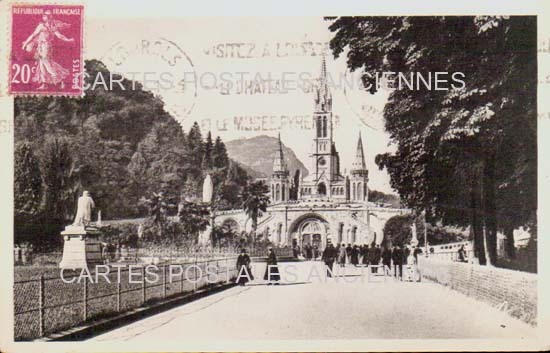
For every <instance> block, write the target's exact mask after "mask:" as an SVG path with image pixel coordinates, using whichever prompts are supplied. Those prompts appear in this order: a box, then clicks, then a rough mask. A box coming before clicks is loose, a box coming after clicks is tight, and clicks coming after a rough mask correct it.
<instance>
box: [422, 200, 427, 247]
mask: <svg viewBox="0 0 550 353" xmlns="http://www.w3.org/2000/svg"><path fill="white" fill-rule="evenodd" d="M422 220H423V222H424V248H425V249H426V257H428V228H427V227H426V210H422Z"/></svg>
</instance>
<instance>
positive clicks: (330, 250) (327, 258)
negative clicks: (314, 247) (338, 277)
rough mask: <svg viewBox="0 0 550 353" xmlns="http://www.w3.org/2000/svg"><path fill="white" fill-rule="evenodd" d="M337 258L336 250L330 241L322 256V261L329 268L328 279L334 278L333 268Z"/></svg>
mask: <svg viewBox="0 0 550 353" xmlns="http://www.w3.org/2000/svg"><path fill="white" fill-rule="evenodd" d="M337 256H338V253H337V252H336V248H335V247H334V245H332V242H331V241H330V239H329V240H328V242H327V247H326V248H325V251H323V255H322V256H321V260H323V262H324V263H325V265H326V266H327V277H332V266H333V265H334V260H336V257H337Z"/></svg>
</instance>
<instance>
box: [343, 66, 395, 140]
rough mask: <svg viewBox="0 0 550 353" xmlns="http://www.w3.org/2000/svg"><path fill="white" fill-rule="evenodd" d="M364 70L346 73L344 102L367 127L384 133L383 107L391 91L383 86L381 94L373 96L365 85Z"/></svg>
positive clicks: (347, 71)
mask: <svg viewBox="0 0 550 353" xmlns="http://www.w3.org/2000/svg"><path fill="white" fill-rule="evenodd" d="M364 74H365V73H364V71H363V69H358V70H355V71H350V70H349V69H347V70H346V72H345V77H346V78H345V82H346V84H345V85H344V86H343V93H344V100H345V102H346V104H347V105H348V106H349V108H350V110H351V111H352V112H353V114H354V115H355V116H356V117H357V118H358V119H359V121H361V123H363V124H364V125H365V126H366V127H368V128H370V129H372V130H376V131H382V130H384V113H383V107H384V103H385V101H386V99H387V95H388V94H389V90H388V89H386V88H385V87H384V86H381V88H380V90H379V92H377V93H376V94H374V95H373V94H371V93H370V92H369V91H368V89H367V88H366V87H365V85H364V84H363V80H362V77H363V75H364Z"/></svg>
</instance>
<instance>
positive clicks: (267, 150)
mask: <svg viewBox="0 0 550 353" xmlns="http://www.w3.org/2000/svg"><path fill="white" fill-rule="evenodd" d="M225 146H226V148H227V154H228V155H229V158H231V159H233V160H235V161H237V162H238V163H239V164H240V165H241V166H242V167H243V168H244V169H245V170H246V171H247V172H248V175H250V176H251V177H255V178H267V177H269V176H270V175H271V172H272V171H273V160H274V158H275V153H276V152H277V149H278V148H279V140H278V139H277V138H275V137H270V136H265V135H261V136H255V137H251V138H248V139H238V140H232V141H228V142H226V143H225ZM283 153H284V156H285V161H286V165H287V166H288V170H289V171H290V175H291V176H293V175H294V173H295V172H296V170H297V169H299V170H300V171H301V172H302V174H303V176H304V177H306V176H307V175H308V171H307V169H306V167H305V166H304V164H303V163H302V162H301V161H300V160H299V159H298V157H296V154H294V151H293V150H291V149H290V148H288V147H286V146H285V145H284V144H283ZM254 171H255V172H256V173H255V174H254Z"/></svg>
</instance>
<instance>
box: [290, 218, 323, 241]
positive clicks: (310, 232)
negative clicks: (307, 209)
mask: <svg viewBox="0 0 550 353" xmlns="http://www.w3.org/2000/svg"><path fill="white" fill-rule="evenodd" d="M289 229H290V234H291V235H292V238H293V240H295V241H296V243H297V244H298V245H299V246H300V247H301V248H303V246H304V245H306V244H310V245H312V246H314V245H316V246H317V247H318V248H319V250H322V249H324V248H325V246H326V242H327V232H328V223H327V221H326V220H325V219H324V218H322V217H321V216H319V215H317V214H315V213H308V214H305V215H302V216H301V217H299V218H297V219H296V220H294V221H293V222H292V224H291V226H290V228H289Z"/></svg>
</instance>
